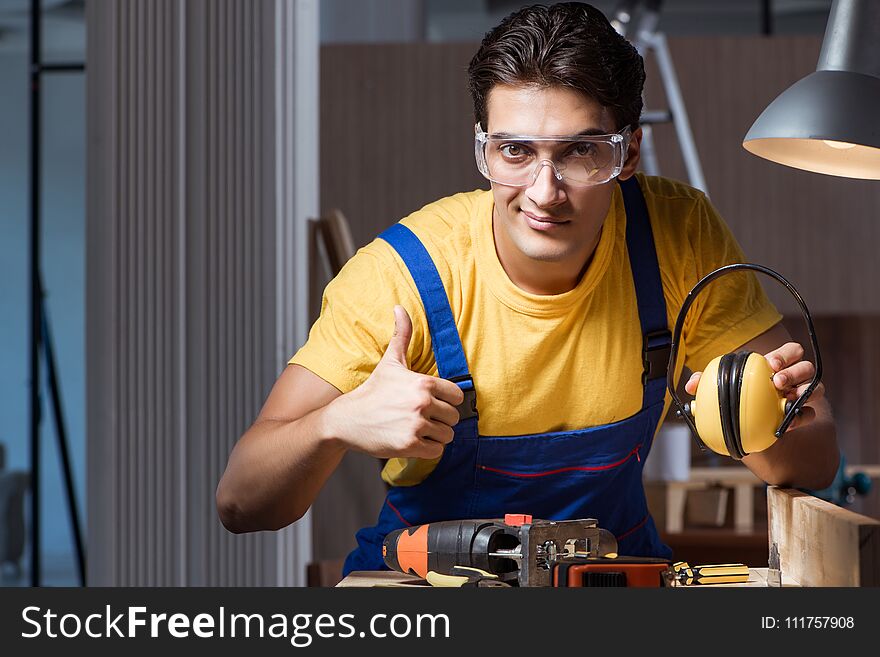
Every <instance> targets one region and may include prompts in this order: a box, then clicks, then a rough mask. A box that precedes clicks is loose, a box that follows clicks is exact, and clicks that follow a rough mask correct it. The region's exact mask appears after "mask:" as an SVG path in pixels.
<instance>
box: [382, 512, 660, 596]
mask: <svg viewBox="0 0 880 657" xmlns="http://www.w3.org/2000/svg"><path fill="white" fill-rule="evenodd" d="M382 556H383V557H384V560H385V564H386V565H387V566H388V567H389V568H391V569H392V570H396V571H399V572H402V573H409V574H412V575H417V576H419V577H422V578H427V579H429V580H435V581H436V579H437V578H436V577H433V576H435V575H461V574H462V572H463V570H464V569H471V570H476V571H480V572H482V573H483V574H484V575H485V576H486V578H487V579H488V578H491V580H492V581H493V583H496V582H503V583H506V584H509V585H511V586H655V587H656V586H664V585H669V584H670V583H671V580H672V576H673V571H672V569H671V563H670V562H669V561H667V560H665V559H650V558H638V557H619V556H618V555H617V539H615V537H614V535H613V534H611V533H610V532H609V531H607V530H605V529H601V528H600V527H599V526H598V523H597V522H596V520H593V519H582V520H564V521H553V520H533V519H532V517H531V516H528V515H514V514H508V515H507V516H505V517H504V519H484V520H449V521H443V522H435V523H429V524H426V525H419V526H416V527H406V528H404V529H399V530H396V531H394V532H391V533H390V534H388V536H386V537H385V541H384V543H383V545H382ZM429 575H431V576H432V577H429Z"/></svg>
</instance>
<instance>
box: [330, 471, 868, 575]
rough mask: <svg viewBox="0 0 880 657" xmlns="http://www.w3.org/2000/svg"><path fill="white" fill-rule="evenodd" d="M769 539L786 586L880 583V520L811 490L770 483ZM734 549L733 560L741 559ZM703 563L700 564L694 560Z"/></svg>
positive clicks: (758, 572)
mask: <svg viewBox="0 0 880 657" xmlns="http://www.w3.org/2000/svg"><path fill="white" fill-rule="evenodd" d="M767 515H768V520H769V524H770V527H769V544H770V546H771V549H772V547H773V546H775V547H776V550H777V551H778V553H779V559H780V570H781V571H782V585H783V586H795V587H796V586H836V587H840V586H846V587H853V586H880V520H876V519H874V518H869V517H867V516H863V515H860V514H857V513H854V512H852V511H849V510H848V509H844V508H841V507H839V506H835V505H834V504H831V503H829V502H826V501H824V500H821V499H818V498H816V497H813V496H812V495H808V494H806V493H804V492H802V491H798V490H793V489H787V488H777V487H775V486H770V487H768V489H767ZM735 560H736V557H735V556H733V555H731V558H730V559H729V561H735ZM691 565H694V566H696V565H700V564H691ZM337 586H340V587H376V586H381V587H388V586H395V587H406V588H417V587H428V588H430V585H429V584H427V582H425V581H424V580H423V579H421V578H418V577H415V576H411V575H404V574H401V573H396V572H391V571H359V572H353V573H351V574H349V575H348V576H347V577H345V578H344V579H343V580H342V581H341V582H340V583H339V584H338V585H337ZM719 586H721V587H743V586H747V587H766V586H767V568H750V569H749V581H748V582H746V583H742V584H714V585H697V586H682V587H677V588H690V589H698V588H717V587H719Z"/></svg>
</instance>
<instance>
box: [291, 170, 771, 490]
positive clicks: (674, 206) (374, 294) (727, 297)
mask: <svg viewBox="0 0 880 657" xmlns="http://www.w3.org/2000/svg"><path fill="white" fill-rule="evenodd" d="M637 175H638V180H639V183H640V186H641V188H642V193H643V194H644V196H645V201H646V203H647V207H648V212H649V214H650V217H651V227H652V231H653V234H654V242H655V245H656V250H657V258H658V262H659V265H660V272H661V279H662V283H663V293H664V296H665V299H666V310H667V315H668V320H669V327H670V330H671V328H672V327H674V326H675V321H676V318H677V317H678V312H679V309H680V308H681V305H682V303H683V301H684V298H685V296H687V293H688V292H689V291H690V290H691V288H692V287H693V286H694V285H695V284H696V283H697V281H698V280H699V279H700V278H701V277H702V276H704V275H705V274H708V273H709V272H710V271H712V270H714V269H716V268H718V267H720V266H722V265H725V264H729V263H732V262H743V261H744V257H743V254H742V251H741V250H740V248H739V245H738V244H737V243H736V240H735V239H734V237H733V235H732V234H731V232H730V230H729V229H728V227H727V226H726V225H725V224H724V222H723V221H722V219H721V218H720V217H719V216H718V214H717V212H716V210H715V209H714V208H713V207H712V205H711V204H710V203H709V201H708V200H707V199H706V197H705V195H704V194H703V193H702V192H700V191H698V190H695V189H693V188H691V187H688V186H687V185H684V184H682V183H679V182H675V181H672V180H669V179H666V178H660V177H652V176H643V175H642V174H637ZM492 210H493V198H492V193H491V192H490V191H483V190H476V191H473V192H467V193H461V194H456V195H454V196H450V197H448V198H444V199H441V200H439V201H436V202H434V203H431V204H429V205H427V206H425V207H424V208H422V209H421V210H419V211H417V212H414V213H413V214H411V215H409V216H408V217H406V218H405V219H403V220H402V223H403V224H404V225H405V226H407V227H408V228H410V229H411V230H412V231H413V232H414V233H415V234H416V236H418V238H419V239H420V240H421V242H422V243H423V244H424V245H425V248H426V249H427V250H428V253H429V254H430V255H431V258H432V259H433V261H434V264H435V265H436V267H437V270H438V272H439V274H440V278H441V279H442V281H443V286H444V288H445V289H446V293H447V296H448V297H449V303H450V306H451V308H452V314H453V316H454V318H455V323H456V325H457V326H458V331H459V334H460V335H461V341H462V346H463V347H464V353H465V356H466V358H467V361H468V365H469V368H470V372H471V375H472V376H473V379H474V385H475V387H476V389H477V408H478V409H479V413H480V420H479V428H480V433H481V434H482V435H494V436H512V435H521V434H534V433H544V432H551V431H563V430H572V429H580V428H585V427H591V426H597V425H603V424H608V423H611V422H617V421H619V420H622V419H624V418H626V417H629V416H630V415H633V414H634V413H637V412H638V411H639V410H640V408H641V405H642V383H641V375H642V338H641V327H640V324H639V316H638V308H637V305H636V295H635V288H634V286H633V281H632V274H631V271H630V264H629V258H628V256H627V247H626V233H625V230H626V213H625V210H624V206H623V198H622V195H621V192H620V188H619V186H617V185H615V191H614V196H613V200H612V203H611V207H610V209H609V211H608V216H607V217H606V219H605V223H604V224H603V228H602V234H601V236H600V238H599V244H598V246H597V247H596V251H595V254H594V256H593V259H592V262H591V263H590V265H589V267H588V268H587V271H586V272H585V274H584V276H583V278H582V279H581V281H580V282H579V283H578V285H577V286H576V287H575V288H574V289H573V290H570V291H568V292H565V293H563V294H556V295H536V294H531V293H529V292H525V291H523V290H521V289H520V288H518V287H517V286H516V285H514V284H513V282H511V280H510V279H509V278H508V277H507V274H506V273H505V271H504V269H503V268H502V266H501V263H500V262H499V260H498V256H497V254H496V252H495V243H494V238H493V235H492ZM395 304H400V305H402V306H403V307H404V308H406V310H407V312H408V313H409V315H410V317H411V318H412V321H413V336H412V340H411V342H410V346H409V351H408V357H409V363H410V368H411V369H412V370H414V371H418V372H422V373H426V374H432V375H437V366H436V364H435V362H434V354H433V352H432V350H431V336H430V333H429V331H428V324H427V319H426V317H425V313H424V309H423V306H422V302H421V299H420V297H419V294H418V291H417V290H416V287H415V283H414V282H413V279H412V277H411V276H410V274H409V270H408V269H407V268H406V266H405V265H404V264H403V261H402V260H401V259H400V257H399V256H398V254H397V252H396V251H394V249H393V248H392V247H391V246H390V245H389V244H388V243H387V242H385V241H384V240H381V239H375V240H373V241H372V242H371V243H370V244H368V245H367V246H365V247H364V248H362V249H360V250H359V251H358V252H357V254H356V255H355V256H354V257H353V258H352V259H351V260H350V261H349V262H348V263H347V264H346V265H345V267H344V268H343V269H342V270H341V271H340V272H339V275H338V276H336V278H335V279H333V281H331V282H330V284H329V285H327V288H326V290H325V291H324V297H323V301H322V305H321V315H320V317H319V318H318V320H317V321H316V322H315V324H314V326H312V329H311V331H310V333H309V339H308V341H307V342H306V344H305V345H304V346H303V347H302V348H301V349H300V350H299V351H298V352H297V353H296V355H295V356H294V357H293V358H292V359H291V360H290V363H296V364H299V365H301V366H303V367H306V368H308V369H309V370H311V371H312V372H314V373H315V374H317V375H318V376H320V377H321V378H322V379H324V380H325V381H327V382H329V383H330V384H332V385H333V386H335V387H336V388H338V389H339V390H340V391H341V392H343V393H346V392H349V391H351V390H353V389H354V388H356V387H357V386H359V385H360V384H361V383H363V382H364V381H365V380H366V379H367V377H369V375H370V373H371V372H372V371H373V368H374V367H375V366H376V364H377V363H378V361H379V359H380V358H381V357H382V354H383V353H384V352H385V349H386V348H387V346H388V342H389V340H390V339H391V335H392V333H393V331H394V313H393V307H394V305H395ZM780 319H781V316H780V314H779V313H778V312H777V311H776V309H775V308H774V307H773V305H772V304H771V303H770V302H769V300H768V299H767V297H766V296H765V294H764V291H763V289H762V288H761V286H760V285H759V284H758V281H757V278H756V277H755V276H754V275H753V274H752V273H751V272H741V273H736V274H731V275H728V276H723V277H722V278H720V279H718V280H717V281H715V282H713V283H712V284H711V285H709V286H708V287H707V288H706V289H705V290H704V291H703V292H701V293H700V294H699V295H698V297H697V299H696V301H695V302H694V304H693V306H692V307H691V309H690V312H689V313H688V318H687V321H686V323H685V325H684V328H683V335H682V342H681V345H680V349H679V358H678V363H677V365H676V377H678V376H679V375H680V372H681V369H682V364H685V365H687V366H688V367H689V368H690V369H691V370H702V369H703V368H704V367H705V365H706V364H707V363H708V362H709V361H710V360H711V359H712V358H714V357H715V356H719V355H721V354H724V353H727V352H729V351H732V350H734V349H736V348H737V347H739V346H741V345H742V344H744V343H746V342H748V341H749V340H751V339H752V338H754V337H756V336H757V335H759V334H761V333H763V332H764V331H766V330H767V329H769V328H770V327H771V326H773V325H774V324H776V323H777V322H778V321H779V320H780ZM669 403H670V398H669V395H668V393H667V396H666V404H667V408H668V405H669ZM664 413H665V411H664ZM436 463H437V461H436V460H422V459H402V458H395V459H390V460H389V461H388V463H387V465H386V467H385V469H384V471H383V472H382V478H383V479H384V480H385V481H387V482H388V483H390V484H392V485H398V486H408V485H413V484H416V483H419V482H420V481H422V480H423V479H424V478H425V477H426V476H427V475H428V473H429V472H430V471H431V470H432V469H433V467H434V465H435V464H436Z"/></svg>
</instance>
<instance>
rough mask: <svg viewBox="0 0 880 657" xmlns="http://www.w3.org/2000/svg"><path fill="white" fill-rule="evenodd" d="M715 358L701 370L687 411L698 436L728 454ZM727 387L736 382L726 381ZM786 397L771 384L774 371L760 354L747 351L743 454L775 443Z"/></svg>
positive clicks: (741, 397) (741, 417)
mask: <svg viewBox="0 0 880 657" xmlns="http://www.w3.org/2000/svg"><path fill="white" fill-rule="evenodd" d="M721 358H722V356H719V357H718V358H714V359H713V360H712V361H711V362H710V363H709V364H708V365H707V366H706V369H705V370H704V371H703V374H702V376H701V377H700V384H699V386H697V395H696V398H695V399H694V400H693V401H692V402H691V403H690V411H691V413H692V415H693V418H694V423H695V424H696V426H697V433H699V435H700V439H701V440H702V441H703V442H704V443H705V444H706V446H707V447H708V448H709V449H711V450H712V451H713V452H717V453H718V454H723V455H724V456H731V454H730V452H729V451H728V449H727V445H726V444H725V441H724V434H723V431H722V428H721V413H720V410H719V408H720V404H719V398H718V366H719V364H720V363H721ZM728 385H729V386H733V385H735V382H733V381H731V382H728ZM785 402H786V400H785V398H784V397H782V396H781V395H780V394H779V392H778V391H777V390H776V387H775V386H774V385H773V370H772V369H771V368H770V364H769V363H768V362H767V359H766V358H764V357H763V356H761V355H760V354H756V353H753V354H750V355H749V357H748V360H746V363H745V366H744V367H743V369H742V383H741V386H740V394H739V439H740V441H741V444H742V449H743V451H744V452H745V453H746V454H750V453H752V452H760V451H762V450H765V449H767V448H768V447H770V445H772V444H773V443H774V442H776V436H775V435H774V433H775V431H776V429H777V427H779V425H780V424H781V423H782V418H783V417H784V415H785Z"/></svg>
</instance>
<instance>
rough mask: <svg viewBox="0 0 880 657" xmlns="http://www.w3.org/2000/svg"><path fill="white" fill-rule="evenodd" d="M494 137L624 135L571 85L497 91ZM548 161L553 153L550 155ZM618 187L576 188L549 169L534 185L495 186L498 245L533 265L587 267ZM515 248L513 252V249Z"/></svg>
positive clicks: (491, 125) (491, 124)
mask: <svg viewBox="0 0 880 657" xmlns="http://www.w3.org/2000/svg"><path fill="white" fill-rule="evenodd" d="M486 108H487V119H488V120H487V123H488V125H486V126H483V129H484V130H486V132H489V133H506V134H510V135H533V136H554V135H577V134H580V133H583V131H585V130H597V131H599V132H600V133H602V134H611V133H614V132H616V131H617V127H616V126H615V124H614V123H615V122H614V117H613V116H612V114H611V112H610V111H609V110H608V109H607V108H604V107H602V106H601V105H599V103H597V102H596V101H595V100H593V99H592V98H589V97H587V96H586V95H584V94H583V93H581V92H578V91H575V90H573V89H568V88H565V87H548V88H538V87H533V86H528V87H515V86H508V85H496V86H495V87H493V88H492V90H491V91H490V92H489V96H488V100H487V105H486ZM544 157H547V158H548V159H549V158H551V157H552V154H547V155H546V156H544ZM614 185H615V182H614V181H613V180H612V181H610V182H607V183H604V184H601V185H593V186H577V185H572V184H569V183H567V182H566V181H565V180H561V181H560V180H557V179H556V177H555V175H554V172H553V169H552V168H551V167H549V166H543V167H541V169H540V172H539V173H538V176H537V178H536V179H535V181H534V183H533V184H532V185H531V186H530V187H509V186H505V185H500V184H497V183H492V194H493V196H494V198H495V215H494V217H493V222H494V228H495V236H496V237H495V239H496V247H497V248H498V249H499V256H500V255H502V254H501V251H502V249H507V250H508V252H509V253H508V254H507V255H508V256H512V257H513V258H515V259H516V260H518V261H519V265H520V266H523V265H526V266H527V263H528V262H529V261H542V262H546V263H551V262H552V263H558V264H560V265H567V264H571V265H573V266H574V265H577V264H578V263H579V264H580V266H583V265H584V264H585V262H586V259H587V258H589V256H590V255H591V254H592V250H593V249H594V248H595V246H596V243H597V241H598V236H599V232H600V230H601V228H602V223H603V221H604V219H605V215H606V214H607V213H608V208H609V206H610V204H611V196H612V192H613V190H614ZM511 247H512V248H511Z"/></svg>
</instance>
